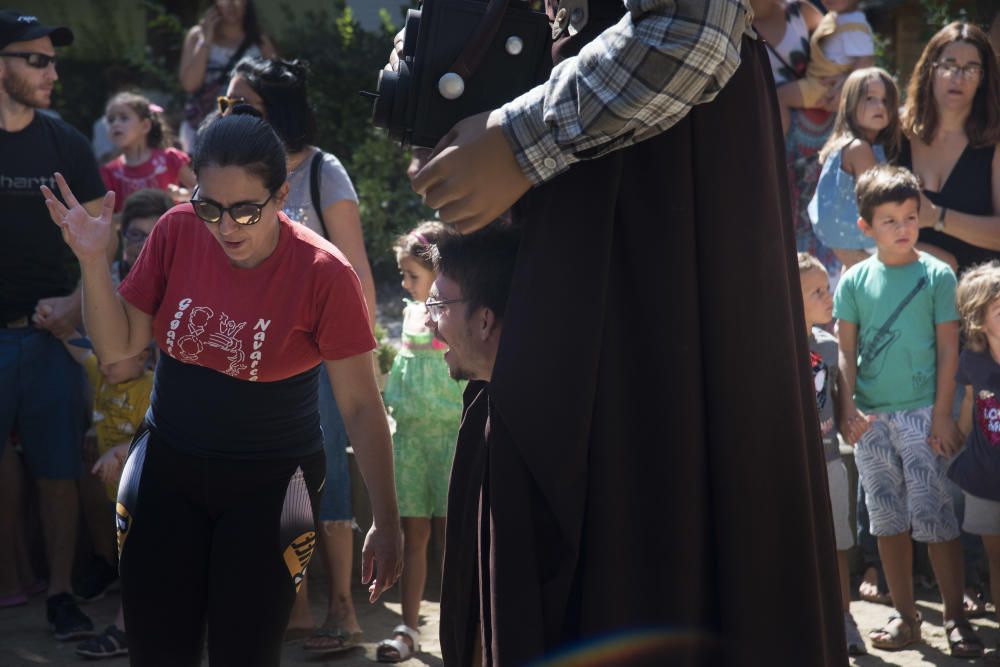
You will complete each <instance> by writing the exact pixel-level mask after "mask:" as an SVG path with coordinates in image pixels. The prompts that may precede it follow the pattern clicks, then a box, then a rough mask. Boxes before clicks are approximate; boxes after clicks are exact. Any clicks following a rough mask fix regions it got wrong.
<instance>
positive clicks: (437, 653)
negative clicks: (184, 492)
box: [0, 581, 443, 667]
mask: <svg viewBox="0 0 1000 667" xmlns="http://www.w3.org/2000/svg"><path fill="white" fill-rule="evenodd" d="M430 584H431V585H430V586H428V590H437V585H438V582H436V581H432V582H430ZM309 593H310V595H309V597H310V600H311V602H312V610H313V616H314V618H315V619H316V621H317V622H319V623H322V622H323V616H324V613H325V607H324V601H325V600H326V596H325V594H324V592H323V587H322V582H316V583H312V585H311V586H310V589H309ZM354 600H355V606H356V608H357V611H358V620H359V621H360V622H361V627H362V628H363V629H364V633H365V637H364V644H363V646H361V647H358V648H355V649H352V650H350V651H346V652H344V653H340V654H337V655H334V656H331V657H328V658H311V657H309V658H307V657H306V655H305V654H304V653H303V652H302V641H301V640H299V641H296V642H289V643H287V644H286V645H285V648H284V652H283V654H282V660H281V664H282V665H309V666H312V667H315V666H318V665H330V666H336V667H357V666H360V665H366V666H370V665H372V664H374V660H375V645H376V644H377V643H378V641H379V640H380V639H384V638H386V637H388V636H389V633H390V632H391V631H392V628H393V627H395V626H396V625H398V624H399V623H401V622H402V621H401V618H400V606H399V587H398V586H395V587H393V589H392V590H391V591H389V592H388V593H387V594H386V595H384V596H383V597H382V599H380V600H379V601H378V602H377V603H375V604H369V603H368V600H367V591H366V590H365V589H364V588H362V587H361V586H360V585H357V586H356V587H355V589H354ZM119 601H120V598H119V596H118V595H117V594H115V593H111V594H109V595H108V596H107V597H105V598H104V599H102V600H97V601H95V602H92V603H90V604H87V605H83V606H82V607H81V608H82V609H83V610H84V612H85V613H86V614H87V615H88V616H90V617H91V619H92V620H93V621H94V626H95V627H96V628H98V629H101V628H104V627H105V626H106V625H108V624H109V623H111V622H112V621H113V620H114V617H115V613H116V612H117V609H118V603H119ZM421 612H423V613H422V619H421V620H422V621H423V626H422V627H421V642H422V646H421V649H422V650H421V651H420V653H417V654H416V655H415V656H414V657H413V658H411V659H410V660H407V661H406V662H404V663H401V664H404V665H412V666H416V665H428V666H432V667H440V666H441V665H442V664H443V663H442V661H441V647H440V645H439V643H438V602H437V599H436V597H435V598H434V599H432V600H427V601H425V602H424V603H423V604H422V605H421ZM75 646H76V642H57V641H55V640H54V639H52V636H51V633H50V632H49V630H48V628H47V627H46V625H45V600H44V596H36V597H34V598H32V600H31V602H30V603H29V604H28V605H26V606H23V607H15V608H13V609H0V667H37V666H39V665H51V666H60V667H62V666H64V665H65V666H69V665H72V666H74V667H79V666H80V665H84V664H94V663H92V662H91V661H88V660H82V659H80V658H78V657H77V656H76V654H75V653H74V648H75ZM96 664H107V665H109V667H114V666H118V667H122V666H124V665H128V659H127V658H124V657H122V658H112V659H108V660H102V661H99V662H96ZM203 664H204V665H208V660H207V659H206V660H204V661H203Z"/></svg>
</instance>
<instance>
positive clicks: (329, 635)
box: [302, 628, 364, 655]
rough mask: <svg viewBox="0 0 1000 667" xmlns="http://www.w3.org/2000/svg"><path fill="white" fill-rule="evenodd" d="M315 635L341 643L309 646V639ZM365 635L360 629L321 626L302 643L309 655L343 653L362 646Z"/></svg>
mask: <svg viewBox="0 0 1000 667" xmlns="http://www.w3.org/2000/svg"><path fill="white" fill-rule="evenodd" d="M314 637H315V638H318V639H336V640H338V641H340V643H339V644H338V645H336V646H324V647H318V646H309V640H310V639H313V638H314ZM363 637H364V634H363V633H362V632H361V631H360V630H359V631H357V632H347V631H346V630H343V629H341V628H319V629H318V630H316V631H315V632H313V633H311V634H310V635H309V637H308V638H307V639H306V641H305V643H304V644H303V645H302V650H303V651H305V652H306V653H307V654H309V655H330V654H332V653H342V652H344V651H349V650H350V649H352V648H355V647H357V646H360V645H361V640H362V638H363Z"/></svg>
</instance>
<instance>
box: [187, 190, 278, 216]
mask: <svg viewBox="0 0 1000 667" xmlns="http://www.w3.org/2000/svg"><path fill="white" fill-rule="evenodd" d="M194 195H195V196H194V197H192V198H191V205H192V206H194V214H195V215H197V216H198V217H199V218H201V219H202V220H204V221H205V222H209V223H212V224H217V223H219V222H222V216H223V215H224V214H225V213H227V212H228V213H229V215H230V216H231V217H232V218H233V220H235V221H236V224H238V225H256V224H257V223H258V222H260V214H261V212H262V211H263V210H264V207H265V206H267V204H268V202H270V201H271V199H272V198H273V197H274V193H273V192H272V193H271V194H270V195H269V196H268V198H267V199H265V200H264V201H263V202H262V203H260V204H254V203H253V202H240V203H238V204H233V205H232V206H229V207H228V208H227V207H225V206H223V205H222V204H220V203H218V202H214V201H212V200H210V199H195V197H197V196H198V190H197V189H195V191H194Z"/></svg>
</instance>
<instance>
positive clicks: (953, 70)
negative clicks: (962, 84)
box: [934, 63, 983, 81]
mask: <svg viewBox="0 0 1000 667" xmlns="http://www.w3.org/2000/svg"><path fill="white" fill-rule="evenodd" d="M934 67H935V68H936V69H937V73H938V76H947V77H954V76H955V75H956V74H960V75H961V77H962V79H964V80H965V81H972V80H973V79H978V78H979V77H981V76H982V75H983V66H982V65H978V64H976V63H969V64H968V65H964V66H962V65H956V64H955V63H934Z"/></svg>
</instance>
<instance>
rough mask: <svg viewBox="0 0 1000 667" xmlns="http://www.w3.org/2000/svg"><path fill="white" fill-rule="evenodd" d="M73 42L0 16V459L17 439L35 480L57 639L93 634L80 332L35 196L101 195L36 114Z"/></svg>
mask: <svg viewBox="0 0 1000 667" xmlns="http://www.w3.org/2000/svg"><path fill="white" fill-rule="evenodd" d="M72 41H73V33H72V32H71V31H70V30H69V29H68V28H55V27H50V26H44V25H41V24H40V23H39V22H38V19H36V18H35V17H33V16H27V15H23V14H20V13H18V12H13V11H0V457H7V456H14V455H15V454H14V452H13V448H12V447H10V446H8V444H7V443H6V440H7V436H8V435H9V434H11V433H16V434H17V437H18V438H19V439H20V441H21V443H22V445H23V449H24V458H25V462H26V464H27V465H28V467H29V469H30V470H31V471H32V473H33V475H34V476H35V477H36V478H37V479H38V486H39V497H40V509H41V520H42V528H43V533H44V536H45V544H46V550H47V552H48V559H49V570H50V572H49V590H48V592H49V599H48V602H47V615H48V622H49V624H50V626H51V627H52V629H53V631H54V632H55V636H56V638H58V639H61V640H69V639H76V638H80V637H83V636H88V635H90V634H92V632H93V624H92V623H91V622H90V619H88V618H87V617H86V616H85V615H84V614H83V613H82V612H81V611H80V610H79V608H78V607H77V606H76V603H75V602H74V598H73V595H72V593H71V592H70V589H71V583H70V576H71V568H72V564H73V555H74V547H75V544H76V526H77V521H78V516H79V510H78V501H77V486H76V479H77V478H78V477H79V475H80V471H81V464H82V459H81V444H82V440H83V426H84V420H85V417H86V406H85V403H84V396H83V377H82V372H81V369H80V367H79V366H78V365H77V364H76V363H75V362H73V360H72V359H71V358H70V357H69V355H68V354H67V353H66V351H65V349H64V348H63V346H62V344H61V343H60V341H59V339H58V338H57V336H59V335H65V334H67V333H70V332H72V331H73V330H74V329H75V328H76V327H77V326H79V324H80V290H79V287H78V285H77V282H78V279H79V267H78V266H77V265H76V262H75V260H74V259H73V255H72V253H71V252H70V251H69V249H68V248H67V246H66V244H65V243H63V240H62V237H61V234H60V230H59V228H58V227H56V226H55V225H53V224H52V222H51V220H50V218H49V214H48V211H47V209H46V208H45V203H44V198H43V197H42V194H41V192H39V189H38V188H39V186H40V185H42V184H45V185H49V186H52V185H53V184H54V181H53V178H52V175H53V173H54V172H57V171H58V172H60V173H62V174H63V175H65V176H66V179H67V180H68V181H69V182H70V183H71V184H72V187H73V190H74V191H75V192H76V193H77V194H78V196H79V197H80V199H81V200H83V201H86V202H88V203H87V204H85V206H86V207H87V209H88V210H89V211H91V212H92V213H93V214H95V215H96V214H97V213H98V212H99V211H100V209H101V198H102V196H103V195H104V191H105V189H104V185H103V183H102V182H101V178H100V174H99V172H98V168H97V162H96V161H95V159H94V156H93V154H92V153H91V152H90V147H89V144H88V142H87V140H86V139H85V138H84V136H83V135H82V134H80V133H79V132H78V131H77V130H75V129H73V128H72V127H70V126H69V125H67V124H66V123H64V122H63V121H61V120H58V119H55V118H52V117H51V116H49V115H47V114H42V113H37V112H36V109H45V108H47V107H48V106H49V104H50V101H51V96H52V89H53V86H54V84H55V82H56V80H57V79H58V75H57V74H56V68H55V48H54V47H56V46H66V45H68V44H70V43H71V42H72ZM0 592H2V593H7V592H13V591H0Z"/></svg>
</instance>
